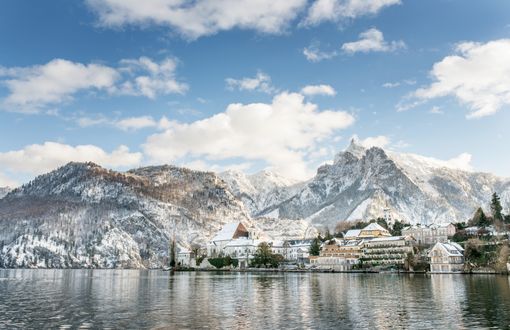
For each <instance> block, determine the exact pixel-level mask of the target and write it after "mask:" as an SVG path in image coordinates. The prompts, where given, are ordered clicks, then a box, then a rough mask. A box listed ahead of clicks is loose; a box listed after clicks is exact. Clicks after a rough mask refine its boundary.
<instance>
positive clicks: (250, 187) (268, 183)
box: [219, 170, 305, 217]
mask: <svg viewBox="0 0 510 330" xmlns="http://www.w3.org/2000/svg"><path fill="white" fill-rule="evenodd" d="M219 176H220V177H221V178H222V179H223V180H224V181H225V182H226V183H227V185H228V187H229V188H230V191H232V193H234V195H236V196H237V197H238V198H239V199H240V200H241V201H242V202H243V203H244V205H245V206H246V208H247V210H248V212H249V213H250V215H251V216H252V217H257V216H259V215H261V214H264V213H267V210H270V209H273V208H275V207H276V206H277V205H279V204H281V203H282V202H283V201H285V200H287V199H289V198H290V197H292V196H293V195H295V194H296V193H297V192H299V190H300V189H301V188H302V187H303V185H304V184H305V183H302V182H298V181H296V180H292V179H289V178H286V177H284V176H282V175H279V174H277V173H274V172H271V171H267V170H264V171H261V172H258V173H255V174H252V175H246V174H244V173H243V172H240V171H226V172H223V173H220V174H219Z"/></svg>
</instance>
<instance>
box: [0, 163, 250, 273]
mask: <svg viewBox="0 0 510 330" xmlns="http://www.w3.org/2000/svg"><path fill="white" fill-rule="evenodd" d="M233 221H246V222H247V223H249V218H248V215H247V213H246V211H245V209H244V206H243V205H242V203H241V202H240V201H239V200H238V199H236V198H235V197H234V196H233V195H232V194H231V193H230V191H229V190H228V188H227V186H226V185H225V183H224V182H223V181H222V180H221V179H220V178H219V177H218V176H216V175H215V174H214V173H207V172H196V171H191V170H187V169H182V168H177V167H173V166H160V167H147V168H140V169H137V170H132V171H129V172H127V173H118V172H114V171H109V170H106V169H104V168H101V167H99V166H97V165H95V164H92V163H87V164H83V163H71V164H68V165H66V166H64V167H62V168H60V169H58V170H56V171H53V172H51V173H49V174H46V175H42V176H39V177H37V178H36V179H35V180H33V181H32V182H31V183H29V184H27V185H24V186H22V187H20V188H18V189H15V190H14V191H12V193H11V194H9V195H7V196H6V197H5V198H3V199H1V200H0V251H1V252H0V267H1V266H2V265H3V266H8V267H23V266H25V267H35V266H39V267H131V268H140V267H159V266H161V265H163V264H164V263H165V262H166V260H167V256H168V246H169V244H168V242H169V239H170V238H172V237H173V235H174V233H175V237H176V240H177V242H178V244H179V245H182V246H186V245H188V244H190V243H193V242H196V243H204V242H205V241H206V240H207V239H208V238H209V237H210V236H211V235H213V234H214V233H215V232H216V231H217V230H219V229H220V227H221V226H222V225H223V224H225V223H228V222H233Z"/></svg>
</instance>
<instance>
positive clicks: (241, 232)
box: [207, 222, 250, 257]
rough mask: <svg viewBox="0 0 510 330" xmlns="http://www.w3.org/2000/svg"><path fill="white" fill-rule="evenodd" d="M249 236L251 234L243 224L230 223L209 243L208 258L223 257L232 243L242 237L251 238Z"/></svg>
mask: <svg viewBox="0 0 510 330" xmlns="http://www.w3.org/2000/svg"><path fill="white" fill-rule="evenodd" d="M249 236H250V233H249V232H248V230H247V229H246V227H245V226H244V225H243V223H242V222H233V223H228V224H226V225H224V226H223V228H221V229H220V231H218V233H217V234H216V235H215V236H214V237H213V239H212V240H211V241H209V243H207V256H209V257H217V256H221V255H223V253H224V248H225V246H226V245H227V244H228V243H229V242H230V241H232V240H234V239H238V238H241V237H244V238H249Z"/></svg>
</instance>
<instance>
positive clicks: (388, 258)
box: [362, 236, 415, 265]
mask: <svg viewBox="0 0 510 330" xmlns="http://www.w3.org/2000/svg"><path fill="white" fill-rule="evenodd" d="M414 243H415V240H414V239H413V238H412V237H410V236H389V237H376V238H372V239H368V240H365V241H364V244H363V255H362V258H363V262H366V263H368V264H372V265H404V264H405V260H406V258H407V256H408V255H409V254H414V248H413V245H414Z"/></svg>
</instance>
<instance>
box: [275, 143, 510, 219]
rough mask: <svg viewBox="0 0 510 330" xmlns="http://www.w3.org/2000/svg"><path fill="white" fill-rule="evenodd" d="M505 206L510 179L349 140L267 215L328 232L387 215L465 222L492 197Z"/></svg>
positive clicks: (399, 217)
mask: <svg viewBox="0 0 510 330" xmlns="http://www.w3.org/2000/svg"><path fill="white" fill-rule="evenodd" d="M494 191H496V192H498V193H499V194H500V195H501V199H502V202H503V205H504V207H505V208H506V209H508V207H509V205H510V198H509V197H510V180H508V179H502V178H498V177H496V176H494V175H491V174H486V173H473V172H468V171H463V170H458V169H454V168H451V167H450V166H449V164H448V163H446V162H442V161H438V160H435V159H431V158H427V157H423V156H418V155H413V154H399V153H395V152H386V151H384V150H383V149H380V148H370V149H366V148H364V147H363V146H361V145H360V144H358V143H356V142H355V141H352V142H351V144H350V146H349V147H348V148H347V149H346V150H345V151H343V152H340V153H339V154H337V156H336V157H335V160H334V162H333V164H332V165H324V166H322V167H320V168H319V169H318V171H317V175H316V176H315V177H314V178H313V179H312V180H311V181H309V182H308V183H307V184H306V185H304V187H303V188H302V189H301V190H300V191H299V192H298V193H297V194H296V195H294V196H293V197H292V198H290V199H288V200H287V201H284V202H283V203H282V204H280V205H278V206H276V207H275V208H273V209H271V210H269V211H270V212H271V214H275V215H277V216H278V217H279V218H282V219H306V220H307V221H309V222H310V223H312V224H316V225H319V226H327V227H330V228H333V227H334V226H335V225H336V224H337V223H338V222H339V221H344V220H353V219H364V220H368V219H372V218H377V217H383V216H384V214H385V212H386V214H389V215H391V216H392V217H393V218H395V219H401V220H405V221H408V222H411V223H434V222H443V221H454V222H455V221H465V220H467V219H468V218H469V217H470V216H471V215H472V214H473V212H474V211H475V209H476V208H477V207H479V206H483V207H485V208H488V203H489V199H490V196H491V194H492V192H494Z"/></svg>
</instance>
